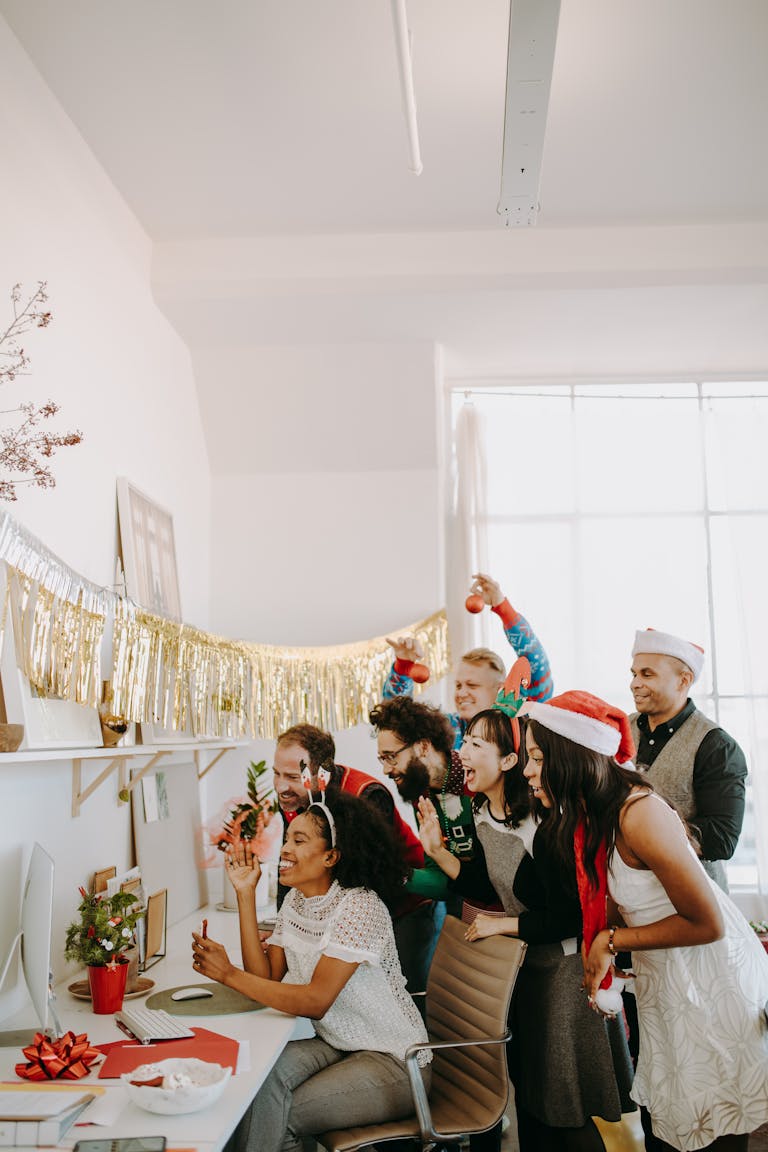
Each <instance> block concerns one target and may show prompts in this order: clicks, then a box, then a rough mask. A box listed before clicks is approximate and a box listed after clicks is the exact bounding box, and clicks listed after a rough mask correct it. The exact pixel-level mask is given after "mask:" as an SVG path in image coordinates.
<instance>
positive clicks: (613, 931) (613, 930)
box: [608, 924, 617, 956]
mask: <svg viewBox="0 0 768 1152" xmlns="http://www.w3.org/2000/svg"><path fill="white" fill-rule="evenodd" d="M615 935H616V925H615V924H612V925H611V926H610V928H609V929H608V951H609V952H610V954H611V956H616V955H617V952H616V949H615V948H614V946H613V937H614V936H615Z"/></svg>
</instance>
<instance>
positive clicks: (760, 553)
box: [705, 401, 768, 918]
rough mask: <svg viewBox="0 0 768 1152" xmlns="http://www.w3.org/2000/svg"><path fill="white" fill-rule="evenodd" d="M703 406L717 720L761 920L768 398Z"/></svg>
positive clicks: (764, 902)
mask: <svg viewBox="0 0 768 1152" xmlns="http://www.w3.org/2000/svg"><path fill="white" fill-rule="evenodd" d="M708 407H709V410H708V411H707V412H706V416H705V421H706V438H707V451H708V459H709V461H710V476H711V479H712V487H713V491H712V492H711V503H712V505H713V507H714V510H715V512H716V513H717V516H716V518H714V520H713V525H712V537H713V590H714V600H715V604H714V607H715V613H714V616H715V622H716V628H715V643H716V645H717V648H716V657H717V667H718V679H717V690H718V693H719V694H720V695H721V697H722V699H721V705H720V717H719V719H720V723H721V724H722V726H723V727H724V728H726V729H727V730H728V731H731V732H732V733H733V735H734V736H735V737H736V738H737V739H738V740H739V742H740V743H741V745H742V747H743V749H744V752H745V754H746V757H747V764H748V767H749V788H750V791H751V799H752V806H751V807H752V811H751V815H750V819H749V823H748V826H747V827H745V833H744V835H747V836H750V837H751V838H753V839H754V849H755V857H756V863H757V887H758V893H759V896H760V904H759V906H758V907H757V908H756V910H755V915H756V916H759V917H760V918H763V917H765V916H766V914H768V833H766V829H768V662H766V644H767V642H768V606H767V605H766V587H767V586H768V581H767V580H766V578H767V577H768V466H766V463H765V453H766V447H767V446H768V415H766V405H765V403H763V404H750V403H749V402H748V401H744V402H743V403H742V406H741V408H740V410H738V411H737V410H734V408H733V406H732V404H725V405H721V404H718V403H717V402H716V401H713V402H711V403H710V405H709V406H708ZM733 696H739V697H740V699H738V700H732V699H731V698H732V697H733Z"/></svg>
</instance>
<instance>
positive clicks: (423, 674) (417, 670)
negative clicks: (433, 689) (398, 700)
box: [411, 664, 429, 684]
mask: <svg viewBox="0 0 768 1152" xmlns="http://www.w3.org/2000/svg"><path fill="white" fill-rule="evenodd" d="M411 680H413V681H415V683H416V684H426V682H427V680H429V668H427V666H426V664H414V666H413V668H411Z"/></svg>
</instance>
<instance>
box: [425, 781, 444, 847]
mask: <svg viewBox="0 0 768 1152" xmlns="http://www.w3.org/2000/svg"><path fill="white" fill-rule="evenodd" d="M418 813H419V840H421V846H422V848H423V849H424V851H425V852H426V854H427V856H434V855H435V853H437V852H439V851H440V849H441V848H444V847H445V841H444V840H443V830H442V828H441V827H440V821H439V819H438V817H437V811H436V809H435V806H434V804H433V803H432V801H431V800H430V799H429V798H428V797H426V796H422V797H420V799H419V804H418Z"/></svg>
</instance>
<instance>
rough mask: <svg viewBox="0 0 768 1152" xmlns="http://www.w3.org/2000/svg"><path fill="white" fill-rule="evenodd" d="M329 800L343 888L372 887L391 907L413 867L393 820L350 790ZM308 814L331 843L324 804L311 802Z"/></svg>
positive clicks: (337, 876)
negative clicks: (407, 861) (396, 835)
mask: <svg viewBox="0 0 768 1152" xmlns="http://www.w3.org/2000/svg"><path fill="white" fill-rule="evenodd" d="M325 803H326V804H327V806H328V808H329V809H330V812H331V815H332V816H333V820H334V824H335V825H336V848H337V849H338V852H339V861H338V863H337V865H336V867H335V868H334V872H333V875H334V879H335V880H338V882H339V884H341V886H342V888H370V889H371V891H373V892H375V893H376V895H377V896H379V897H380V898H381V899H382V900H383V901H384V903H385V904H386V905H387V907H388V908H389V909H390V910H391V909H392V907H393V905H394V904H395V903H396V902H397V900H398V899H399V898H400V897H402V893H403V884H404V882H405V880H406V879H407V878H408V873H409V869H408V866H407V865H406V863H405V860H404V859H403V854H402V850H401V848H400V845H399V843H398V841H397V840H396V838H395V834H394V831H393V828H392V825H391V824H388V823H387V822H386V820H385V819H384V817H383V816H382V815H381V813H380V812H377V810H376V809H375V808H374V807H373V806H372V805H371V804H368V803H366V801H365V800H361V799H359V797H357V796H352V795H350V794H349V793H348V792H334V793H332V794H331V795H328V794H326V796H325ZM307 814H308V815H309V816H311V817H312V819H313V821H314V823H315V826H316V828H317V831H318V832H319V834H320V835H321V836H322V837H323V839H324V840H325V842H326V844H327V845H328V847H329V848H330V847H331V829H330V825H329V823H328V819H327V817H326V815H325V813H324V812H323V808H322V805H320V804H311V805H310V806H309V808H308V809H307Z"/></svg>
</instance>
